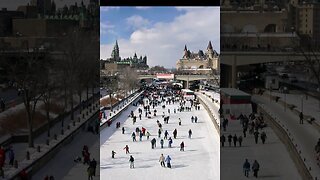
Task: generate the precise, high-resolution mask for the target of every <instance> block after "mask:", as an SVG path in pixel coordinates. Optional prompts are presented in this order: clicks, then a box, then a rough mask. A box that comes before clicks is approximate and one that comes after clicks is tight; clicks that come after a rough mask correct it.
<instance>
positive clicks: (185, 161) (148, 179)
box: [100, 103, 220, 180]
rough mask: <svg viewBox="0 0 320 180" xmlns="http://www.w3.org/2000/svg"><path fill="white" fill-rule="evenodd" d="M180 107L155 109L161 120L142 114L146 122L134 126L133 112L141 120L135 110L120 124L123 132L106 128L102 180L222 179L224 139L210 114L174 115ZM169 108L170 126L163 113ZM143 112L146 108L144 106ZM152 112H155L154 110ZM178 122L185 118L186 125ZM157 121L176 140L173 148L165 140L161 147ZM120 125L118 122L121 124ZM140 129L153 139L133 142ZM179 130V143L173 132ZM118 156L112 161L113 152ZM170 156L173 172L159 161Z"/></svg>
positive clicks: (122, 117) (102, 138)
mask: <svg viewBox="0 0 320 180" xmlns="http://www.w3.org/2000/svg"><path fill="white" fill-rule="evenodd" d="M178 105H179V104H178V103H176V104H174V105H172V104H171V105H166V108H165V109H162V107H161V106H158V107H155V109H156V110H157V111H158V112H157V116H156V117H154V116H152V118H151V119H148V118H146V117H145V114H144V112H143V113H142V120H139V117H138V118H137V122H136V123H135V125H133V122H132V119H131V118H128V115H129V114H130V111H131V110H133V111H134V113H135V115H137V116H138V108H139V107H134V106H131V107H130V108H128V109H127V110H126V111H124V112H123V113H122V114H121V115H120V116H119V118H118V119H117V121H120V122H121V127H120V128H119V129H116V128H115V124H116V123H115V122H113V123H112V125H111V126H110V127H107V128H105V129H104V130H102V132H101V133H100V178H101V179H121V180H127V179H128V180H132V179H139V180H158V179H159V180H163V179H176V180H178V179H179V178H183V179H184V180H189V179H190V180H195V179H206V180H215V179H219V178H220V142H219V141H220V137H219V135H218V132H217V130H216V129H215V127H214V125H213V123H212V121H211V119H210V117H209V115H208V113H207V111H206V110H205V109H204V108H203V106H202V105H201V108H200V110H195V109H192V111H187V112H186V111H184V112H178V111H177V113H174V110H173V109H174V108H176V109H177V108H178ZM168 108H170V109H171V114H170V120H169V123H168V124H164V122H163V118H162V115H163V112H165V114H166V115H168ZM141 109H143V107H142V106H141ZM151 112H153V109H152V107H151ZM191 116H197V117H198V123H191ZM178 118H181V121H182V125H181V126H179V125H178ZM157 120H159V121H160V123H161V124H162V128H163V132H164V131H165V130H168V132H169V137H170V136H171V137H172V139H173V145H172V148H168V141H167V140H164V148H163V149H161V147H160V139H161V138H163V136H164V133H162V134H161V138H158V133H157V132H158V125H157V122H156V121H157ZM117 121H116V122H117ZM123 126H124V127H125V129H126V132H125V134H122V132H121V128H122V127H123ZM136 127H139V128H141V127H144V128H146V130H147V131H149V132H150V133H151V136H150V139H149V140H147V138H146V136H144V137H143V138H142V141H141V142H140V141H139V137H138V136H137V142H133V141H132V137H131V134H132V132H134V131H135V128H136ZM175 128H176V129H177V130H178V136H177V139H174V138H173V135H172V132H173V130H174V129H175ZM189 129H191V130H192V132H193V135H192V138H191V139H189V138H188V131H189ZM152 138H156V140H157V143H156V146H157V147H156V148H155V149H151V143H150V141H151V139H152ZM182 141H184V143H185V151H184V152H181V151H180V143H181V142H182ZM125 145H128V146H129V148H130V154H126V153H125V150H124V149H123V148H124V147H125ZM112 150H114V151H115V152H116V153H117V154H116V155H115V158H114V159H112V158H111V151H112ZM161 154H164V156H167V155H170V157H171V158H172V161H171V165H172V168H171V169H169V168H163V167H161V166H160V163H159V157H160V155H161ZM130 155H132V156H133V157H134V158H135V168H134V169H130V168H129V157H130Z"/></svg>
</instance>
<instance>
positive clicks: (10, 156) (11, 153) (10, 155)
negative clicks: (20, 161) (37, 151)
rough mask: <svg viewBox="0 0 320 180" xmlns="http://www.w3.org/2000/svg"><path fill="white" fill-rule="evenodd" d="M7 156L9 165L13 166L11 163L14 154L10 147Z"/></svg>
mask: <svg viewBox="0 0 320 180" xmlns="http://www.w3.org/2000/svg"><path fill="white" fill-rule="evenodd" d="M8 155H9V165H11V166H13V162H14V152H13V149H12V147H11V146H10V148H9V150H8Z"/></svg>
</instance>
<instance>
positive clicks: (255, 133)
mask: <svg viewBox="0 0 320 180" xmlns="http://www.w3.org/2000/svg"><path fill="white" fill-rule="evenodd" d="M253 134H254V141H255V142H256V144H258V139H259V132H258V131H255V132H254V133H253Z"/></svg>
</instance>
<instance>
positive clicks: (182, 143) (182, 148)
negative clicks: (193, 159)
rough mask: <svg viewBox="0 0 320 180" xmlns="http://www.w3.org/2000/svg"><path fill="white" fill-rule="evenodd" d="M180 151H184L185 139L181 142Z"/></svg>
mask: <svg viewBox="0 0 320 180" xmlns="http://www.w3.org/2000/svg"><path fill="white" fill-rule="evenodd" d="M180 151H184V142H183V141H182V142H181V144H180Z"/></svg>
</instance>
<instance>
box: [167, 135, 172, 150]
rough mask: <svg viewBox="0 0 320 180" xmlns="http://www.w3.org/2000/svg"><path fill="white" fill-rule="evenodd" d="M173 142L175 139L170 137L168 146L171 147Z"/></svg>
mask: <svg viewBox="0 0 320 180" xmlns="http://www.w3.org/2000/svg"><path fill="white" fill-rule="evenodd" d="M172 143H173V141H172V139H171V137H169V139H168V147H169V148H171V147H172Z"/></svg>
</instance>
